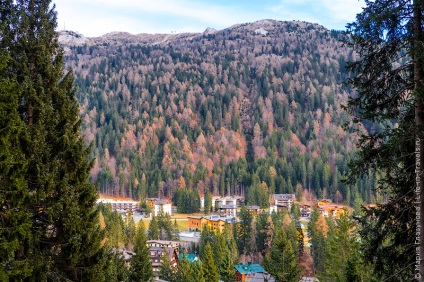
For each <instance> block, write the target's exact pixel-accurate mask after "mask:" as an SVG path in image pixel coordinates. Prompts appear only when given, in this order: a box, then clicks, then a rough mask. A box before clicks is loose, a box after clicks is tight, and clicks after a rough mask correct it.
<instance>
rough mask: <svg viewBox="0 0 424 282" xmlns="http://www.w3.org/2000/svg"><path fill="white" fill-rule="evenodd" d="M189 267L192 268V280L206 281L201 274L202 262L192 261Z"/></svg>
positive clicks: (196, 281)
mask: <svg viewBox="0 0 424 282" xmlns="http://www.w3.org/2000/svg"><path fill="white" fill-rule="evenodd" d="M191 267H192V269H193V282H207V281H206V280H205V277H204V274H203V266H202V262H200V261H197V262H192V263H191Z"/></svg>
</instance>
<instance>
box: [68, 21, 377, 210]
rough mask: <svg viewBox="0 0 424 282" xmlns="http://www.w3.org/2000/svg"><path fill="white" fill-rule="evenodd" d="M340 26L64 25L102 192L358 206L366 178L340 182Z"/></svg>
mask: <svg viewBox="0 0 424 282" xmlns="http://www.w3.org/2000/svg"><path fill="white" fill-rule="evenodd" d="M341 36H342V34H341V33H340V32H337V31H330V30H327V29H325V28H323V27H322V26H319V25H316V24H310V23H305V22H295V21H293V22H279V21H274V20H262V21H258V22H254V23H249V24H238V25H235V26H232V27H230V28H227V29H224V30H220V31H217V30H214V29H207V30H206V31H205V32H204V33H200V34H194V33H193V34H155V35H152V34H139V35H131V34H128V33H119V32H115V33H110V34H106V35H104V36H102V37H98V38H85V37H84V36H82V35H78V34H76V33H73V32H69V31H64V32H61V36H60V38H61V42H62V44H63V45H64V47H65V51H66V53H67V57H66V64H67V66H68V67H72V68H73V70H74V74H75V77H76V85H77V87H78V90H77V91H78V92H77V96H78V98H79V101H80V103H81V109H80V110H81V116H82V117H83V129H84V133H85V136H86V139H87V142H93V157H95V158H96V161H95V165H94V168H93V170H92V171H91V178H92V180H93V181H98V185H99V189H100V191H101V192H102V193H105V194H108V195H114V196H122V197H128V196H130V197H133V198H135V199H139V198H144V197H147V196H150V197H152V196H155V197H156V196H161V197H172V194H173V192H174V191H175V190H176V189H178V188H184V187H187V188H190V189H197V190H198V191H199V192H200V193H204V192H205V189H209V190H210V191H211V192H212V193H213V194H222V195H224V194H225V195H227V194H244V195H246V200H247V202H248V203H249V204H260V205H261V206H266V205H267V202H268V201H267V199H268V195H269V194H272V193H274V192H276V193H296V194H297V195H298V197H300V198H303V199H306V198H310V197H311V196H317V197H329V198H332V199H333V200H334V201H336V202H343V201H346V202H347V203H348V204H351V205H353V204H355V203H356V204H357V203H359V202H360V201H361V200H364V201H368V202H369V201H372V200H373V199H374V197H375V195H373V194H372V192H370V191H371V189H372V188H373V187H374V185H375V180H374V179H365V180H362V181H360V182H359V184H358V185H356V186H347V185H344V184H341V183H340V180H341V178H342V175H343V173H344V172H345V171H346V169H347V162H348V159H349V156H350V155H351V153H352V150H354V144H355V138H356V136H353V135H351V134H347V133H346V132H344V131H343V130H342V125H343V124H344V123H345V122H347V121H349V117H348V115H347V114H346V113H345V112H344V111H343V110H342V109H341V106H340V105H341V104H342V103H344V102H345V101H346V100H347V97H348V94H349V93H350V91H351V90H350V89H349V88H347V87H346V86H345V85H344V83H343V78H344V76H345V70H344V66H345V62H346V61H349V60H351V59H352V58H353V57H352V56H354V54H353V53H352V51H351V50H350V49H347V48H345V47H341V46H340V42H339V41H338V40H339V39H340V38H341Z"/></svg>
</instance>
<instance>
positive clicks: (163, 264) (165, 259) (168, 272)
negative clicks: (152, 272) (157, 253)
mask: <svg viewBox="0 0 424 282" xmlns="http://www.w3.org/2000/svg"><path fill="white" fill-rule="evenodd" d="M173 277H174V271H173V270H172V267H171V263H170V262H169V256H168V251H167V250H166V248H165V247H164V248H163V251H162V255H161V260H160V270H159V278H160V279H163V280H166V281H170V282H171V281H172V279H173Z"/></svg>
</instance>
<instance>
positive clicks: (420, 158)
mask: <svg viewBox="0 0 424 282" xmlns="http://www.w3.org/2000/svg"><path fill="white" fill-rule="evenodd" d="M421 5H422V4H421V1H420V0H414V21H413V24H414V31H413V32H414V33H413V36H414V46H413V48H414V49H413V63H414V90H415V93H414V94H415V124H416V128H417V135H416V142H415V152H416V153H415V157H416V159H415V162H416V187H415V192H416V209H417V215H419V220H417V221H418V222H416V223H417V229H416V232H417V233H416V234H417V235H418V232H420V234H419V240H418V238H417V239H416V241H415V243H416V244H417V245H416V250H417V251H416V259H417V261H416V267H415V273H416V276H415V277H416V278H417V279H418V281H423V276H424V263H423V262H421V260H422V259H424V250H423V242H424V230H422V227H423V226H424V204H423V203H424V202H423V200H422V197H423V195H424V177H423V176H424V174H423V172H424V171H423V169H422V166H424V153H423V152H422V150H424V138H423V137H420V135H421V134H420V132H421V131H422V129H423V127H424V116H423V114H424V104H423V93H422V92H423V89H422V88H423V81H424V71H423V64H422V58H421V57H422V56H423V43H424V42H423V34H424V33H423V30H422V25H421V22H422V16H421V15H422V7H421ZM418 270H419V273H417V271H418Z"/></svg>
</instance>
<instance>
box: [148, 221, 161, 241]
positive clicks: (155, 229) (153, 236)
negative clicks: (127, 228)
mask: <svg viewBox="0 0 424 282" xmlns="http://www.w3.org/2000/svg"><path fill="white" fill-rule="evenodd" d="M148 238H149V240H158V239H159V225H158V221H157V220H156V217H155V216H152V220H151V221H150V224H149V235H148Z"/></svg>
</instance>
